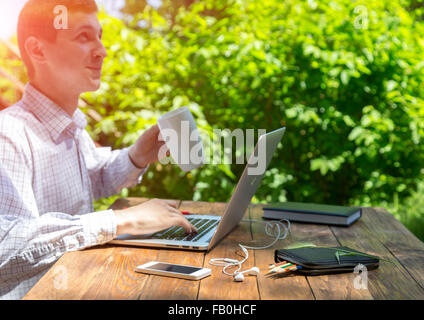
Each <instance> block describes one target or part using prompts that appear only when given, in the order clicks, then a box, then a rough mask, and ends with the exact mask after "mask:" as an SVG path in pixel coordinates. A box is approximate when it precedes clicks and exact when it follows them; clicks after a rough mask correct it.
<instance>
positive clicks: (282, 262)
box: [269, 261, 287, 269]
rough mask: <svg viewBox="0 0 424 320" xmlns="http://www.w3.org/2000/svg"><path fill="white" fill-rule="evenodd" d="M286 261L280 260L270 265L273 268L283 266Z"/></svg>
mask: <svg viewBox="0 0 424 320" xmlns="http://www.w3.org/2000/svg"><path fill="white" fill-rule="evenodd" d="M286 263H287V261H281V262H279V263H274V264H270V265H269V268H270V269H271V268H275V267H278V266H281V265H283V264H286Z"/></svg>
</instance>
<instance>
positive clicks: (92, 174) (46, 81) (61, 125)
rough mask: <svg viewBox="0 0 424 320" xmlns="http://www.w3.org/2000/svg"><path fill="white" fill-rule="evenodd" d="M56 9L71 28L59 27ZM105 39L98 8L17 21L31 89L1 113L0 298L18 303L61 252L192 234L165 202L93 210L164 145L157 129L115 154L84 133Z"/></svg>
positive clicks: (40, 4) (72, 2)
mask: <svg viewBox="0 0 424 320" xmlns="http://www.w3.org/2000/svg"><path fill="white" fill-rule="evenodd" d="M58 5H60V6H61V8H62V9H63V7H65V8H66V14H67V19H65V20H64V21H66V20H67V21H66V22H67V23H68V26H67V28H59V29H58V28H57V22H58V21H57V20H56V19H55V18H57V15H56V14H57V13H58V10H55V8H57V7H56V6H58ZM62 12H64V11H62ZM62 22H63V21H62ZM62 26H63V24H62V25H61V27H62ZM101 37H102V28H101V26H100V24H99V21H98V19H97V6H96V3H95V1H94V0H29V1H28V2H27V3H26V5H25V7H24V8H23V9H22V12H21V14H20V17H19V22H18V42H19V49H20V52H21V55H22V59H23V61H24V63H25V65H26V67H27V70H28V75H29V79H30V81H29V83H28V84H27V86H26V88H25V92H24V95H23V97H22V100H21V101H19V102H18V103H17V104H16V105H14V106H11V107H9V108H7V109H6V110H3V111H2V112H0V164H1V167H0V298H3V299H18V298H21V297H23V296H24V295H25V293H26V292H27V291H28V290H29V289H30V288H31V287H32V286H33V285H34V284H35V283H36V282H37V281H38V280H39V279H40V278H41V276H42V275H43V274H44V273H45V272H46V271H47V270H48V269H49V268H50V267H51V266H52V264H53V263H54V262H55V261H57V259H59V258H60V257H61V256H62V255H63V254H64V253H65V252H67V251H74V250H80V249H83V248H86V247H89V246H93V245H99V244H103V243H105V242H108V241H110V240H112V239H113V238H115V237H116V236H117V235H120V234H125V233H130V234H147V233H152V232H156V231H159V230H162V229H165V228H167V227H170V226H172V225H178V226H181V227H183V228H184V229H185V230H186V232H188V233H189V232H195V231H196V229H195V228H194V227H193V226H192V225H191V224H190V223H189V222H188V221H187V220H186V219H185V218H184V216H183V215H182V214H181V212H179V211H178V210H177V209H176V205H175V203H174V202H171V201H162V200H158V199H154V200H151V201H148V202H146V203H144V204H142V205H139V206H135V207H132V208H129V209H126V210H122V211H113V210H106V211H102V212H93V211H94V209H93V199H94V198H95V199H98V198H101V197H108V196H111V195H113V194H116V193H118V192H119V191H120V190H121V189H122V188H128V187H132V186H134V185H136V184H137V183H139V182H140V181H141V177H142V175H143V173H144V172H145V171H146V169H147V168H148V166H149V164H151V163H153V162H155V161H157V160H158V152H159V149H160V147H161V146H162V145H163V142H160V141H158V134H159V129H158V127H157V125H156V126H153V127H152V128H150V129H149V130H147V131H146V132H145V133H144V134H143V135H142V136H140V138H139V139H138V140H137V142H136V143H135V144H134V145H133V146H131V147H130V148H126V149H123V150H114V151H111V150H110V148H96V147H95V145H94V142H93V141H92V139H91V138H90V137H89V135H88V133H87V131H86V130H85V129H84V128H85V126H86V124H87V123H86V120H85V117H84V115H83V113H82V112H81V111H80V110H79V109H78V108H77V105H78V99H79V96H80V94H81V93H83V92H86V91H94V90H97V89H98V88H99V86H100V77H101V68H102V63H103V59H104V58H105V57H106V50H105V48H104V46H103V44H102V41H101Z"/></svg>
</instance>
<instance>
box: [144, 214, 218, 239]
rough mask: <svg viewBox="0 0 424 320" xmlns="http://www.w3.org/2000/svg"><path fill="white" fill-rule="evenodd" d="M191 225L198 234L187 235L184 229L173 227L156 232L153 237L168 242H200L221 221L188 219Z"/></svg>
mask: <svg viewBox="0 0 424 320" xmlns="http://www.w3.org/2000/svg"><path fill="white" fill-rule="evenodd" d="M187 220H188V221H190V223H191V224H192V225H193V226H195V227H196V229H197V233H189V234H187V233H186V232H185V230H184V229H183V228H182V227H178V226H173V227H170V228H168V229H165V230H162V231H159V232H156V233H154V234H153V235H152V238H155V239H166V240H183V241H198V240H199V239H200V238H201V237H202V236H203V235H205V234H206V233H208V232H209V231H210V230H211V229H212V228H215V227H216V226H217V225H218V223H219V220H216V219H207V218H195V217H189V218H187Z"/></svg>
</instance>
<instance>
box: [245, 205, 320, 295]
mask: <svg viewBox="0 0 424 320" xmlns="http://www.w3.org/2000/svg"><path fill="white" fill-rule="evenodd" d="M262 215H263V212H262V206H261V205H251V206H250V208H249V218H250V219H252V220H260V219H261V218H262ZM292 234H293V231H292V232H291V233H289V234H288V236H287V238H286V239H285V240H280V241H278V242H277V243H276V244H275V245H273V246H272V247H270V248H268V249H264V250H255V251H254V259H255V262H254V264H255V265H256V266H257V267H258V268H259V269H260V270H261V273H260V275H259V276H258V290H259V295H260V297H261V299H263V300H289V299H290V300H292V299H298V300H299V299H302V300H313V299H314V295H313V293H312V289H311V287H310V286H309V283H308V281H307V280H306V277H303V276H299V277H290V278H284V279H272V278H268V277H265V274H266V273H267V272H268V271H269V268H268V266H269V264H272V263H274V250H276V249H278V248H281V247H282V246H283V245H288V244H290V243H293V239H292ZM252 237H253V239H254V240H256V241H258V243H257V244H255V246H262V245H266V244H269V243H272V239H271V238H269V237H267V236H266V235H265V232H264V225H263V224H262V223H252ZM252 246H253V245H252Z"/></svg>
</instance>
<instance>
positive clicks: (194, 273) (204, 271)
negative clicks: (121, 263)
mask: <svg viewBox="0 0 424 320" xmlns="http://www.w3.org/2000/svg"><path fill="white" fill-rule="evenodd" d="M135 271H137V272H142V273H147V274H154V275H159V276H166V277H174V278H182V279H188V280H200V279H203V278H205V277H207V276H210V275H211V269H208V268H199V267H193V266H185V265H181V264H172V263H167V262H159V261H151V262H148V263H145V264H142V265H139V266H137V267H136V269H135Z"/></svg>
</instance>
